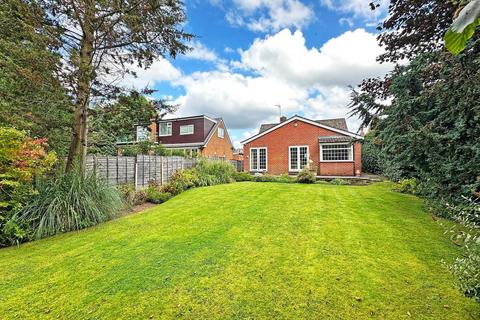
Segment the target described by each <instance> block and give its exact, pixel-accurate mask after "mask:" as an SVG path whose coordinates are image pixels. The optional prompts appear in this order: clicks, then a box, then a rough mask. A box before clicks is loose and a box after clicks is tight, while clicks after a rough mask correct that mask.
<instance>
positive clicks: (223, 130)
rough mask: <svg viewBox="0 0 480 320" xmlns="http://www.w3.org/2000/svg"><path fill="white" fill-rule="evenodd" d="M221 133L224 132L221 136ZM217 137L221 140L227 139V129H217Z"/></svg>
mask: <svg viewBox="0 0 480 320" xmlns="http://www.w3.org/2000/svg"><path fill="white" fill-rule="evenodd" d="M220 131H221V132H222V135H220ZM217 137H219V138H220V139H224V138H225V129H223V128H222V127H218V128H217Z"/></svg>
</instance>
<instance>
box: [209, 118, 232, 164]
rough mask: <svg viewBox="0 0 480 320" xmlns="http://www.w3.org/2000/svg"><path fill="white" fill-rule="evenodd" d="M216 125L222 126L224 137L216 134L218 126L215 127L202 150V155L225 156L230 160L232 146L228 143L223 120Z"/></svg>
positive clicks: (228, 139)
mask: <svg viewBox="0 0 480 320" xmlns="http://www.w3.org/2000/svg"><path fill="white" fill-rule="evenodd" d="M218 126H219V127H220V128H223V130H224V131H223V132H224V137H223V138H220V137H219V136H218V128H217V129H215V132H214V133H213V135H212V137H211V138H210V141H209V142H208V144H207V146H206V147H205V148H204V149H203V150H202V155H203V156H204V157H225V158H226V159H227V160H231V159H233V146H232V144H231V143H230V138H229V136H228V132H227V129H226V128H225V124H224V123H223V121H222V122H220V124H219V125H218Z"/></svg>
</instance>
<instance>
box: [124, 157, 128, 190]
mask: <svg viewBox="0 0 480 320" xmlns="http://www.w3.org/2000/svg"><path fill="white" fill-rule="evenodd" d="M124 159H125V184H127V183H128V159H127V157H125V158H124Z"/></svg>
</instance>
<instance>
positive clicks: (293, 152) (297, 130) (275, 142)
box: [242, 115, 363, 176]
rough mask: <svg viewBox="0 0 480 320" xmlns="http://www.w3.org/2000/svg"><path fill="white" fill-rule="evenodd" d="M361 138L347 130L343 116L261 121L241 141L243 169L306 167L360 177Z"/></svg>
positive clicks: (266, 170) (324, 173)
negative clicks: (325, 118) (254, 132)
mask: <svg viewBox="0 0 480 320" xmlns="http://www.w3.org/2000/svg"><path fill="white" fill-rule="evenodd" d="M362 139H363V137H362V136H361V135H358V134H356V133H353V132H350V131H348V128H347V124H346V121H345V119H343V118H341V119H328V120H310V119H307V118H304V117H300V116H297V115H295V116H293V117H291V118H289V119H287V118H286V117H281V118H280V123H273V124H263V125H262V126H261V127H260V130H259V133H258V134H256V135H254V136H253V137H251V138H249V139H246V140H244V141H242V144H243V150H244V158H245V161H244V170H245V171H247V172H251V173H255V172H263V173H269V174H274V175H279V174H283V173H289V174H297V173H298V172H299V171H301V170H302V169H303V168H304V167H305V166H307V165H308V166H309V167H310V168H311V169H312V170H315V171H316V173H317V175H320V176H360V175H361V173H362V146H361V143H360V140H362Z"/></svg>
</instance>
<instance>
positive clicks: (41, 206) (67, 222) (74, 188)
mask: <svg viewBox="0 0 480 320" xmlns="http://www.w3.org/2000/svg"><path fill="white" fill-rule="evenodd" d="M37 192H38V194H37V195H36V196H35V197H34V198H33V199H32V200H31V202H30V203H29V204H27V205H26V206H25V207H24V208H23V209H22V210H20V211H19V212H18V214H16V215H15V220H16V221H17V222H18V223H19V224H20V225H27V226H28V227H29V229H30V230H32V232H33V236H34V237H35V238H42V237H46V236H51V235H54V234H57V233H61V232H67V231H72V230H79V229H83V228H86V227H90V226H93V225H96V224H99V223H101V222H104V221H107V220H109V219H112V218H113V217H115V216H116V215H117V214H118V213H119V212H120V210H121V209H122V208H124V202H123V199H122V196H121V194H120V192H119V191H118V190H117V188H115V187H114V186H112V185H110V184H109V183H108V182H107V181H105V180H104V179H100V178H97V177H96V176H95V175H94V174H81V173H79V172H78V170H73V171H72V172H69V173H62V174H59V175H56V176H54V177H53V178H50V179H45V180H40V181H39V182H38V184H37Z"/></svg>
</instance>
